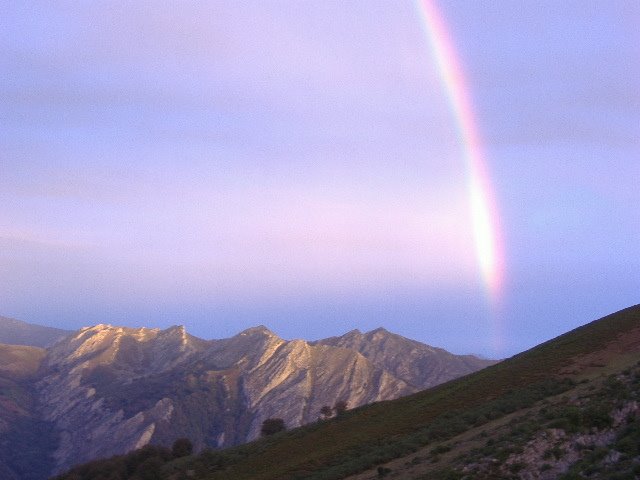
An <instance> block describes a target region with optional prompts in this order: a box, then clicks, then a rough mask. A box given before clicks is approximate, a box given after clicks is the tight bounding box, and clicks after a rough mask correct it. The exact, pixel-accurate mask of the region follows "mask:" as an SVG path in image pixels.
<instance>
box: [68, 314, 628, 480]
mask: <svg viewBox="0 0 640 480" xmlns="http://www.w3.org/2000/svg"><path fill="white" fill-rule="evenodd" d="M639 360H640V306H635V307H631V308H628V309H626V310H623V311H620V312H618V313H615V314H613V315H610V316H608V317H605V318H603V319H600V320H598V321H595V322H592V323H590V324H588V325H585V326H583V327H580V328H578V329H576V330H574V331H572V332H569V333H567V334H565V335H562V336H560V337H558V338H556V339H554V340H551V341H549V342H546V343H544V344H542V345H540V346H538V347H536V348H533V349H531V350H529V351H527V352H524V353H522V354H519V355H516V356H515V357H513V358H511V359H509V360H506V361H504V362H501V363H499V364H497V365H494V366H492V367H489V368H487V369H485V370H482V371H480V372H477V373H474V374H471V375H468V376H467V377H464V378H462V379H458V380H454V381H451V382H449V383H446V384H444V385H440V386H438V387H435V388H432V389H430V390H428V391H425V392H421V393H418V394H415V395H411V396H409V397H404V398H401V399H399V400H394V401H388V402H379V403H376V404H373V405H370V406H367V407H363V408H359V409H355V410H352V411H349V412H347V413H346V414H344V415H343V416H341V417H339V418H337V419H335V420H331V421H323V422H318V423H315V424H313V425H310V426H307V427H304V428H300V429H296V430H292V431H290V432H286V433H283V434H278V435H275V436H273V437H270V438H268V439H263V440H260V441H256V442H253V443H251V444H247V445H244V446H241V447H235V448H232V449H227V450H221V451H214V450H207V451H205V452H203V453H201V454H200V455H197V456H192V457H187V458H181V459H177V460H173V461H166V459H168V456H166V455H165V460H162V459H161V458H160V456H158V455H156V454H157V453H158V452H155V453H154V452H153V451H151V450H149V451H147V452H146V453H145V452H140V451H139V452H137V454H136V455H138V456H137V457H135V456H128V457H118V458H113V459H111V460H107V461H102V462H94V463H92V464H90V465H87V466H83V467H79V468H76V469H74V470H73V471H72V472H71V473H69V474H67V475H63V476H61V477H59V478H60V479H74V480H78V479H97V478H103V477H101V476H100V475H102V474H103V473H104V472H110V473H109V474H110V475H112V477H110V478H113V479H114V480H116V479H118V478H143V476H144V472H151V471H152V470H153V472H154V475H156V477H154V478H167V479H186V478H207V479H256V480H257V479H261V480H269V479H274V480H275V479H279V480H284V479H303V478H305V479H341V478H346V477H349V476H350V475H357V477H354V478H361V479H365V478H376V477H383V476H384V477H388V478H417V479H419V478H423V479H427V478H429V479H431V478H434V479H438V478H463V477H464V476H465V475H467V476H468V478H558V477H559V476H560V475H565V478H567V479H569V478H590V477H589V475H591V476H592V477H591V478H615V475H618V473H619V472H626V471H629V472H630V471H631V470H632V469H633V468H636V465H637V463H634V461H635V460H634V459H636V458H638V456H639V455H640V452H638V451H637V449H638V445H639V444H640V442H639V441H638V440H639V437H640V433H639V431H640V429H639V428H638V418H637V416H636V413H637V410H638V404H637V401H636V397H637V395H638V383H639V382H638V379H639V378H640V371H638V369H637V363H638V361H639ZM465 442H466V443H465ZM145 455H146V456H147V457H152V458H155V459H153V460H152V461H151V464H153V469H149V468H142V469H138V465H139V463H141V462H142V461H143V460H144V461H146V462H149V461H150V459H149V458H146V459H145ZM394 459H396V460H394ZM543 460H544V461H543ZM136 472H137V473H136ZM525 472H526V475H525ZM545 472H546V473H545ZM616 472H617V473H616ZM607 475H609V477H607ZM629 475H631V474H630V473H629ZM104 478H106V477H104ZM624 478H627V477H624ZM629 478H633V476H631V477H629Z"/></svg>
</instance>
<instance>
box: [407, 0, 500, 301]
mask: <svg viewBox="0 0 640 480" xmlns="http://www.w3.org/2000/svg"><path fill="white" fill-rule="evenodd" d="M416 5H417V9H418V11H419V15H420V18H421V20H422V22H421V23H422V26H423V29H424V31H425V34H426V37H427V40H428V44H429V46H430V48H431V51H432V55H433V57H434V59H435V62H436V65H437V68H438V72H439V75H440V79H441V81H442V84H443V88H444V90H445V92H446V95H447V98H448V101H449V104H450V106H451V110H452V113H453V116H454V118H455V121H456V125H457V129H458V135H459V137H460V140H461V143H462V148H463V152H462V153H463V156H464V159H465V167H466V171H467V187H468V191H469V207H470V215H471V220H472V223H473V236H474V243H475V250H476V257H477V261H478V268H479V274H480V277H481V280H482V283H483V285H484V288H485V289H486V293H487V295H488V296H489V300H490V301H491V303H492V304H493V305H496V304H497V303H499V300H500V298H501V295H502V285H503V280H504V268H503V267H504V261H503V258H504V255H503V251H502V243H501V238H500V225H499V214H498V209H497V206H496V202H495V198H494V194H493V188H492V185H491V181H490V177H489V171H488V168H487V165H486V161H485V160H484V155H483V151H482V150H483V149H482V144H481V138H480V135H479V133H478V128H477V126H476V122H475V118H474V113H473V106H472V102H471V98H470V96H469V93H468V92H469V88H468V87H467V85H466V82H465V76H464V72H463V69H462V66H461V64H460V61H459V60H458V56H457V54H456V51H455V48H454V46H453V43H452V41H451V38H450V36H449V33H448V31H447V28H446V25H445V23H444V20H443V18H442V16H441V15H440V12H439V11H438V9H437V8H436V6H435V3H434V2H433V0H416Z"/></svg>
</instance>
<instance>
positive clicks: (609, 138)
mask: <svg viewBox="0 0 640 480" xmlns="http://www.w3.org/2000/svg"><path fill="white" fill-rule="evenodd" d="M428 3H429V4H430V5H432V6H433V7H434V9H435V11H437V12H438V15H439V16H440V17H441V19H442V24H443V25H444V29H445V34H446V35H447V42H448V45H449V46H450V47H451V49H452V50H451V51H450V52H449V58H448V60H447V59H445V63H446V62H447V61H448V62H450V64H449V66H452V65H457V66H458V68H459V71H458V73H459V74H460V75H461V76H460V78H459V82H458V83H457V84H454V85H453V87H452V83H449V84H447V82H446V78H444V76H443V66H442V65H439V64H438V58H437V53H438V48H437V47H438V46H437V45H434V42H433V38H432V37H430V33H431V34H433V29H432V27H433V25H430V24H429V22H428V21H425V17H424V9H423V8H422V7H421V5H424V4H421V3H420V2H418V1H410V0H407V1H401V0H386V1H382V0H349V1H337V0H336V1H333V0H326V1H322V2H312V1H306V0H297V1H293V0H291V1H285V0H277V1H276V0H260V1H257V0H256V1H253V0H248V1H243V2H236V1H231V0H229V1H209V2H201V1H197V2H189V1H180V2H178V1H134V2H124V1H96V2H67V1H60V2H57V1H46V2H45V1H42V2H40V1H22V0H21V1H10V0H5V1H3V2H1V3H0V72H1V73H0V315H3V316H9V317H14V318H18V319H20V320H24V321H28V322H32V323H38V324H45V325H52V326H58V327H61V328H68V329H76V328H80V327H82V326H86V325H92V324H96V323H110V324H114V325H127V326H152V327H162V328H164V327H167V326H170V325H174V324H183V325H185V326H186V327H187V330H188V331H189V332H190V333H192V334H194V335H197V336H200V337H203V338H222V337H227V336H230V335H233V334H235V333H237V332H239V331H241V330H243V329H245V328H248V327H251V326H255V325H259V324H264V325H266V326H268V327H269V328H270V329H272V330H273V331H274V332H275V333H277V334H279V335H280V336H282V337H283V338H306V339H317V338H322V337H327V336H332V335H339V334H343V333H345V332H347V331H349V330H351V329H354V328H359V329H361V330H363V331H365V330H371V329H373V328H376V327H379V326H384V327H385V328H387V329H388V330H391V331H394V332H396V333H399V334H401V335H404V336H407V337H410V338H414V339H417V340H420V341H423V342H425V343H428V344H431V345H435V346H440V347H444V348H446V349H448V350H450V351H453V352H455V353H479V354H482V355H484V356H488V357H493V358H502V357H505V356H509V355H512V354H515V353H517V352H519V351H521V350H524V349H526V348H530V347H532V346H534V345H536V344H538V343H540V342H542V341H544V340H547V339H549V338H552V337H554V336H556V335H558V334H561V333H563V332H565V331H567V330H570V329H572V328H575V327H577V326H579V325H581V324H584V323H587V322H588V321H591V320H594V319H596V318H599V317H601V316H604V315H606V314H608V313H612V312H614V311H616V310H619V309H621V308H624V307H627V306H631V305H634V304H638V303H640V188H639V187H638V186H639V185H640V89H638V85H640V29H639V28H638V25H640V3H638V2H637V1H636V0H609V1H607V2H602V1H592V0H565V1H562V2H557V1H555V0H530V1H523V2H513V1H511V0H495V1H491V2H487V1H484V0H483V1H479V0H465V1H461V0H460V1H444V0H443V1H436V0H433V1H431V0H430V1H429V2H428ZM441 46H442V45H441ZM453 57H455V59H454V58H453ZM448 88H449V90H448ZM452 88H453V90H452ZM452 91H453V92H454V93H458V94H464V96H465V97H466V98H467V100H468V102H469V103H468V107H469V111H468V112H467V113H468V117H469V118H468V120H470V121H472V127H473V128H474V129H475V131H476V133H477V143H478V145H477V147H478V149H477V150H478V151H477V152H476V153H477V155H478V159H477V160H478V162H479V164H480V166H481V167H482V170H483V172H484V173H483V175H482V180H483V188H482V192H481V193H482V195H483V196H484V197H485V199H486V200H487V201H488V202H489V203H488V205H489V207H488V209H487V211H486V212H485V213H486V214H487V215H488V216H489V218H488V222H485V223H487V225H489V223H490V228H491V232H490V233H491V234H492V240H491V242H492V248H493V250H492V254H493V255H494V256H495V258H494V259H493V263H492V264H491V265H492V266H490V269H493V274H494V278H493V280H491V279H489V278H488V276H487V274H486V272H484V273H483V267H482V258H479V257H482V255H481V253H479V250H478V237H477V231H476V230H474V221H475V220H477V216H474V215H475V213H474V210H473V208H471V207H470V187H469V185H470V177H474V175H472V174H471V173H470V170H469V163H468V162H469V159H468V158H465V155H466V154H465V149H464V145H463V144H464V141H465V132H466V133H469V132H468V129H467V130H465V129H464V128H462V127H461V118H460V114H459V112H458V113H456V110H455V108H454V107H455V106H454V105H453V104H452V99H451V93H452ZM461 130H462V131H461ZM475 177H479V176H478V175H475ZM487 228H489V227H487ZM485 263H486V262H485ZM485 266H486V265H485ZM498 277H499V278H498Z"/></svg>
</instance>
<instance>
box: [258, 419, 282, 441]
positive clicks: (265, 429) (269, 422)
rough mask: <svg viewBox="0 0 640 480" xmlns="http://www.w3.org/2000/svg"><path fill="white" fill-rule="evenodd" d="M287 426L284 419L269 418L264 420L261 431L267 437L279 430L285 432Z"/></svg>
mask: <svg viewBox="0 0 640 480" xmlns="http://www.w3.org/2000/svg"><path fill="white" fill-rule="evenodd" d="M286 429H287V427H286V426H285V424H284V420H283V419H281V418H267V419H266V420H265V421H264V422H262V428H261V429H260V433H261V434H262V436H263V437H267V436H269V435H274V434H276V433H279V432H284V431H285V430H286Z"/></svg>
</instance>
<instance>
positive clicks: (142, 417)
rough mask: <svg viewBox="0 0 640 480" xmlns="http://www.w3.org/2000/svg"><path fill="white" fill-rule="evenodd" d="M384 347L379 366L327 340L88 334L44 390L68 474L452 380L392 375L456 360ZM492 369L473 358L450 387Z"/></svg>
mask: <svg viewBox="0 0 640 480" xmlns="http://www.w3.org/2000/svg"><path fill="white" fill-rule="evenodd" d="M383 337H385V338H389V339H391V337H393V341H394V342H395V343H397V347H396V348H395V349H394V348H389V349H387V350H386V351H384V352H382V351H381V354H379V355H376V356H375V358H374V359H373V360H369V359H368V358H367V357H365V356H363V355H362V354H360V353H359V351H357V350H355V349H351V348H346V347H341V346H332V345H326V344H324V343H323V341H320V342H312V343H310V342H306V341H303V340H292V341H287V340H283V339H281V338H280V337H278V336H277V335H275V334H274V333H272V332H271V331H269V330H268V329H267V328H265V327H254V328H250V329H247V330H245V331H243V332H241V333H239V334H238V335H236V336H234V337H231V338H227V339H222V340H211V341H205V340H202V339H199V338H196V337H193V336H191V335H189V334H187V333H186V331H185V329H184V327H178V326H176V327H171V328H169V329H166V330H159V329H148V328H143V329H132V328H123V327H113V326H110V325H97V326H95V327H90V328H84V329H82V330H80V331H79V332H77V333H76V334H75V335H73V336H70V337H68V338H67V339H65V340H63V341H61V342H59V343H57V344H56V345H55V346H53V347H52V348H51V349H49V351H48V354H47V357H46V359H45V361H44V364H43V365H44V368H43V372H44V374H43V376H42V378H41V380H40V381H39V382H38V391H39V394H40V398H41V399H42V403H43V407H42V411H43V412H44V419H45V420H47V421H49V422H52V423H53V424H54V425H55V426H56V428H57V430H58V431H59V432H60V434H61V437H60V444H59V445H58V447H57V449H56V452H55V459H56V463H57V469H63V468H68V467H70V466H71V465H73V464H75V463H78V462H81V461H87V460H91V459H93V458H96V457H99V456H102V455H105V454H106V455H109V454H117V453H123V452H127V451H129V450H133V449H135V448H139V447H142V446H144V445H146V444H148V443H155V444H160V445H171V443H172V442H173V441H174V440H175V439H176V438H178V437H188V438H190V439H191V440H192V442H193V443H194V445H195V447H196V448H197V449H202V448H204V447H226V446H233V445H238V444H241V443H245V442H246V441H248V440H253V439H255V438H256V437H258V436H259V432H260V427H261V424H262V422H263V421H264V420H265V419H267V418H270V417H281V418H283V419H284V421H285V423H286V424H287V425H288V426H289V427H296V426H300V425H303V424H306V423H309V422H314V421H316V420H317V419H318V418H319V417H320V415H321V414H320V410H321V409H322V407H323V406H325V405H327V406H333V405H334V404H335V403H336V402H338V401H345V402H347V403H348V404H349V405H351V406H359V405H364V404H367V403H371V402H375V401H379V400H385V399H391V398H398V397H400V396H402V395H407V394H410V393H413V392H415V391H417V390H418V389H420V388H422V386H423V385H426V384H430V383H433V382H438V381H439V380H440V381H441V380H442V378H443V376H442V371H441V370H439V371H438V375H437V377H432V376H429V375H423V376H422V377H421V378H417V377H415V376H414V375H413V372H412V371H411V370H409V371H407V372H406V373H405V374H404V375H400V374H397V375H394V374H393V373H392V372H391V371H390V368H387V363H386V362H387V361H392V360H391V359H392V358H394V357H397V356H398V355H399V354H401V353H403V352H404V351H405V347H406V346H407V345H409V344H410V345H411V347H412V348H413V349H414V350H415V352H416V355H417V358H420V359H421V361H425V358H427V359H428V358H429V357H430V358H432V359H433V363H434V364H438V365H441V364H445V365H446V364H447V363H448V362H450V361H453V362H455V361H456V359H457V357H456V356H455V355H451V354H449V353H448V352H445V351H443V350H438V351H436V350H434V349H433V347H429V346H427V345H424V344H420V343H418V342H413V341H410V340H408V339H403V337H399V336H395V335H393V334H391V333H389V332H385V333H384V335H383ZM383 343H385V342H384V341H383ZM369 350H372V351H373V350H376V347H375V345H371V347H370V348H369ZM443 355H444V356H445V358H444V360H443V359H441V356H443ZM467 360H469V361H467ZM411 363H412V362H411V361H409V364H411ZM491 363H493V362H491V361H487V360H481V359H478V358H475V357H471V358H470V359H467V357H465V362H463V363H461V364H458V363H454V364H453V365H451V366H450V367H449V368H448V370H446V375H448V377H446V378H447V379H450V378H454V377H456V376H461V375H463V374H466V373H469V372H471V371H474V370H478V369H479V368H482V367H484V366H486V365H489V364H491Z"/></svg>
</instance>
